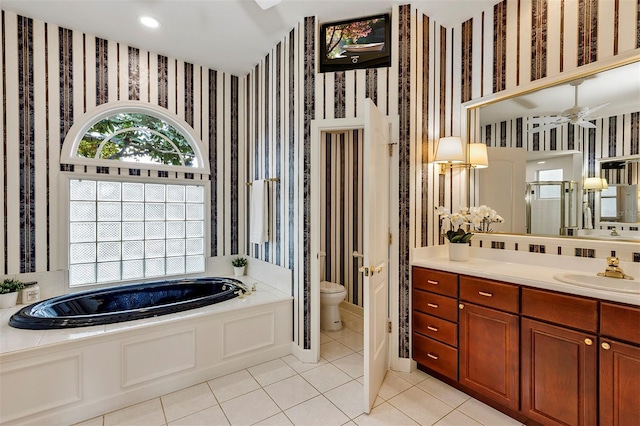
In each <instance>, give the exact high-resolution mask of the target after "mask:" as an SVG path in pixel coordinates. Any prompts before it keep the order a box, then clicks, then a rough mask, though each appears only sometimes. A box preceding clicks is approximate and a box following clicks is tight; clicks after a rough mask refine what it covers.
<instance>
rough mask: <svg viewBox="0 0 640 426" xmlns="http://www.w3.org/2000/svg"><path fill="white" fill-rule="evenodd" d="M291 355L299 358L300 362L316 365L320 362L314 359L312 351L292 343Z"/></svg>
mask: <svg viewBox="0 0 640 426" xmlns="http://www.w3.org/2000/svg"><path fill="white" fill-rule="evenodd" d="M291 354H292V355H293V356H295V357H296V358H298V360H299V361H300V362H310V363H316V362H318V361H319V360H317V359H314V357H313V351H312V350H311V349H302V348H301V347H300V346H298V345H297V344H296V343H295V342H291Z"/></svg>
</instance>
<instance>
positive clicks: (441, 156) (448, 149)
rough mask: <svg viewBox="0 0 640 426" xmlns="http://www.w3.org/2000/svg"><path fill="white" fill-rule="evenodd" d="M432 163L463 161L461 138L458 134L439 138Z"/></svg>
mask: <svg viewBox="0 0 640 426" xmlns="http://www.w3.org/2000/svg"><path fill="white" fill-rule="evenodd" d="M433 162H434V163H463V162H464V151H463V150H462V140H461V139H460V138H459V137H458V136H449V137H446V138H440V141H439V142H438V148H437V150H436V158H435V159H434V160H433Z"/></svg>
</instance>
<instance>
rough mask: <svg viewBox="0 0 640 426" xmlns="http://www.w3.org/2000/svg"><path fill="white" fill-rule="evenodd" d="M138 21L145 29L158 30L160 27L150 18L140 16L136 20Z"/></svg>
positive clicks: (155, 20) (158, 22)
mask: <svg viewBox="0 0 640 426" xmlns="http://www.w3.org/2000/svg"><path fill="white" fill-rule="evenodd" d="M138 21H140V23H141V24H142V25H144V26H145V27H149V28H158V27H159V26H160V21H158V20H157V19H156V18H153V17H151V16H141V17H139V18H138Z"/></svg>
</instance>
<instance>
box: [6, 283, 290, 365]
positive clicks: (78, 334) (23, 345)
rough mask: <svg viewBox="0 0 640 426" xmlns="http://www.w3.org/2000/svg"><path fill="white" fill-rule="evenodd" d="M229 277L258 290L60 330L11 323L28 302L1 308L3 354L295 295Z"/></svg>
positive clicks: (246, 306)
mask: <svg viewBox="0 0 640 426" xmlns="http://www.w3.org/2000/svg"><path fill="white" fill-rule="evenodd" d="M229 278H235V279H238V280H240V281H242V282H243V283H245V284H247V285H248V286H249V288H251V286H252V285H253V284H256V287H257V291H256V292H254V293H252V294H251V295H249V296H245V297H244V298H243V299H239V298H234V299H230V300H225V301H224V302H220V303H216V304H213V305H208V306H203V307H201V308H196V309H191V310H187V311H182V312H176V313H173V314H168V315H161V316H157V317H151V318H144V319H139V320H134V321H126V322H120V323H114V324H105V325H96V326H90V327H77V328H68V329H59V330H22V329H17V328H13V327H11V326H10V325H9V318H10V317H11V315H13V314H14V313H15V312H17V311H19V310H20V309H22V308H24V307H25V305H16V306H14V307H13V308H8V309H0V355H5V354H8V353H15V352H18V351H24V350H29V349H33V348H39V347H42V346H47V345H57V344H61V343H65V342H71V341H77V340H79V339H86V338H91V337H95V336H103V335H107V334H111V333H116V332H122V331H126V330H132V329H136V328H144V327H150V326H155V325H157V324H159V323H165V324H166V323H169V322H174V321H179V320H183V319H185V318H196V317H200V316H206V315H213V314H216V313H221V312H229V311H234V310H238V309H241V308H249V307H253V306H260V305H265V304H269V303H275V302H282V301H287V300H292V299H293V297H291V296H290V295H288V294H285V293H283V292H281V291H279V290H277V289H276V288H274V287H272V286H270V285H268V284H266V283H264V282H261V281H260V280H257V279H255V278H253V277H250V276H243V277H233V276H232V277H229Z"/></svg>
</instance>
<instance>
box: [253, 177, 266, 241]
mask: <svg viewBox="0 0 640 426" xmlns="http://www.w3.org/2000/svg"><path fill="white" fill-rule="evenodd" d="M250 208H251V211H250V226H251V235H250V236H249V241H251V242H252V243H254V244H262V243H265V242H267V241H269V191H268V188H267V182H266V181H264V180H254V181H253V182H252V184H251V206H250Z"/></svg>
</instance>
